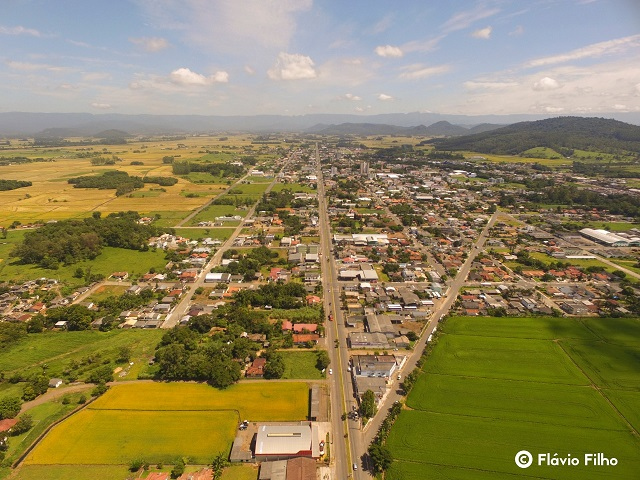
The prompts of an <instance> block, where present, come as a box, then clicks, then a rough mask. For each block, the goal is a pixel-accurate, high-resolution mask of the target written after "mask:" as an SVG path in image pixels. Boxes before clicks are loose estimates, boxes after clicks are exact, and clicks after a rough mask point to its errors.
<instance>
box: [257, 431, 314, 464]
mask: <svg viewBox="0 0 640 480" xmlns="http://www.w3.org/2000/svg"><path fill="white" fill-rule="evenodd" d="M319 456H320V446H319V441H318V427H317V426H316V425H314V424H313V423H311V422H300V423H299V424H291V425H260V426H259V427H258V433H257V436H256V443H255V452H254V457H255V459H256V460H258V461H273V460H286V459H289V458H294V457H309V458H318V457H319Z"/></svg>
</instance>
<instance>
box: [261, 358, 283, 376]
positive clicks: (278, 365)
mask: <svg viewBox="0 0 640 480" xmlns="http://www.w3.org/2000/svg"><path fill="white" fill-rule="evenodd" d="M282 375H284V359H283V358H282V355H281V354H279V353H276V352H274V353H270V354H269V355H268V356H267V363H266V365H265V366H264V378H282Z"/></svg>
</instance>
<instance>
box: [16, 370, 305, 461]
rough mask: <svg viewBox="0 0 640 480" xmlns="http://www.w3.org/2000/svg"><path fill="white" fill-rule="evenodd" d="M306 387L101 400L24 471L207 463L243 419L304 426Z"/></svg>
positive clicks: (180, 388)
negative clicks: (179, 460) (145, 463)
mask: <svg viewBox="0 0 640 480" xmlns="http://www.w3.org/2000/svg"><path fill="white" fill-rule="evenodd" d="M307 408H308V386H307V385H306V384H305V383H280V384H277V383H260V384H238V385H234V386H232V387H230V388H229V389H227V390H222V391H220V390H216V389H214V388H212V387H209V386H208V385H204V384H196V383H153V382H148V383H147V382H145V383H135V384H122V385H118V386H116V387H112V388H111V389H110V390H109V391H108V392H107V393H106V394H105V395H104V396H102V397H100V398H99V399H98V400H96V401H95V402H94V403H92V404H90V405H89V406H88V407H87V408H85V409H84V410H82V411H81V412H79V413H77V414H75V415H73V416H72V417H70V418H68V419H67V420H65V421H64V422H63V423H61V424H60V425H58V426H57V427H55V428H54V429H53V430H52V431H51V432H50V433H49V434H48V435H47V436H46V437H45V438H44V440H43V441H42V442H41V443H40V444H39V445H38V446H37V447H36V448H35V449H34V450H33V451H32V452H31V453H30V454H29V456H28V457H27V459H26V460H25V464H26V465H47V464H74V465H76V464H77V465H92V464H127V463H129V462H131V461H132V460H135V459H140V458H143V459H145V460H146V461H148V462H150V463H152V464H155V463H158V462H163V463H171V462H173V461H175V459H177V458H180V457H188V458H189V459H190V461H191V462H192V463H200V464H206V463H207V462H209V461H210V460H211V458H212V457H213V456H214V455H215V454H216V453H220V452H223V453H225V454H226V453H227V452H228V451H229V449H230V447H231V443H232V441H233V438H234V435H235V430H236V427H237V424H238V422H239V421H240V419H243V420H244V419H248V420H283V421H284V420H303V419H305V418H306V415H307Z"/></svg>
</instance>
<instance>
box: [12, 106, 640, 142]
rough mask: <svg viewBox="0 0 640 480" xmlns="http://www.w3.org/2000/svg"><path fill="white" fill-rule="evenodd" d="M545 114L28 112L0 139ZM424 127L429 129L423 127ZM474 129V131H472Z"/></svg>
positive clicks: (621, 116)
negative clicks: (59, 132)
mask: <svg viewBox="0 0 640 480" xmlns="http://www.w3.org/2000/svg"><path fill="white" fill-rule="evenodd" d="M608 115H610V117H611V118H617V119H618V120H623V121H626V122H629V123H633V124H637V125H640V113H637V112H636V113H611V114H608ZM545 118H548V115H476V116H467V115H447V114H439V113H430V112H410V113H385V114H380V115H354V114H309V115H253V116H251V115H244V116H242V115H237V116H219V115H218V116H216V115H126V114H118V113H103V114H90V113H30V112H5V113H1V112H0V136H11V137H17V136H21V137H22V136H25V137H28V136H33V135H34V134H36V133H39V132H42V131H44V130H46V129H50V128H56V129H58V128H59V129H65V128H66V129H71V130H70V131H69V133H71V135H65V136H91V135H95V134H96V133H99V132H101V131H103V130H110V129H117V130H123V131H126V132H130V133H132V134H134V135H159V134H196V133H221V132H228V133H233V132H249V133H278V132H299V133H303V132H305V130H306V129H308V128H310V127H313V126H315V125H318V124H323V125H325V126H326V127H327V128H328V127H329V126H331V125H339V124H343V123H369V124H384V125H393V126H398V127H413V126H416V125H433V124H434V123H437V122H441V121H447V122H449V123H451V124H453V125H458V126H460V125H477V126H478V127H477V128H480V125H479V124H483V123H487V124H502V125H510V124H513V123H516V122H523V121H534V120H542V119H545ZM427 128H428V127H427ZM474 128H476V127H474ZM467 133H468V132H467Z"/></svg>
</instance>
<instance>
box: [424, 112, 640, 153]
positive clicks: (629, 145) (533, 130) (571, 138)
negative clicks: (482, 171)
mask: <svg viewBox="0 0 640 480" xmlns="http://www.w3.org/2000/svg"><path fill="white" fill-rule="evenodd" d="M432 143H433V144H434V145H435V146H436V148H437V149H438V150H470V151H474V152H480V153H494V154H503V155H518V154H520V153H522V152H524V151H525V150H529V149H530V148H535V147H548V148H552V149H554V150H556V151H559V152H563V151H567V150H573V149H579V150H593V151H599V152H610V153H617V152H621V151H635V152H638V151H640V127H638V126H635V125H630V124H628V123H624V122H619V121H617V120H609V119H605V118H583V117H558V118H549V119H546V120H538V121H535V122H520V123H514V124H513V125H509V126H508V127H504V128H499V129H496V130H492V131H490V132H484V133H478V134H475V135H465V136H463V137H455V138H443V139H436V140H433V142H432Z"/></svg>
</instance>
